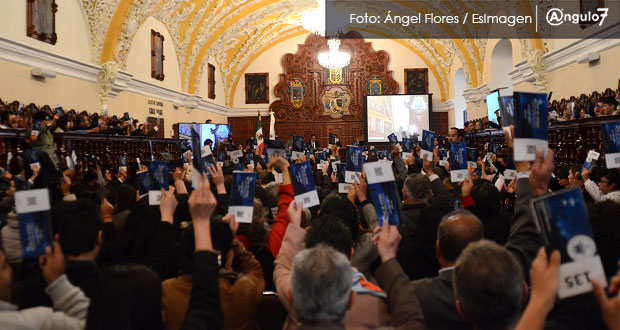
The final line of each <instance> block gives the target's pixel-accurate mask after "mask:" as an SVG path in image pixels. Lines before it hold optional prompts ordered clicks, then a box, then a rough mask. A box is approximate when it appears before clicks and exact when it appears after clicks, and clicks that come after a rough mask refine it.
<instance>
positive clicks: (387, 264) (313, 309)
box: [290, 222, 425, 329]
mask: <svg viewBox="0 0 620 330" xmlns="http://www.w3.org/2000/svg"><path fill="white" fill-rule="evenodd" d="M291 227H292V226H291ZM399 240H400V235H399V234H398V230H397V229H396V227H394V226H389V224H387V222H386V223H385V225H384V227H383V228H382V230H381V231H380V232H379V233H378V235H377V239H376V242H377V245H378V250H379V253H380V255H381V260H382V264H381V266H379V268H378V269H377V279H378V280H379V283H380V284H381V285H382V286H384V287H385V288H386V290H387V292H388V301H389V305H390V309H391V311H392V323H391V325H392V327H393V328H395V329H424V328H425V326H424V320H423V317H422V315H421V313H420V303H419V302H418V301H417V299H416V297H415V293H414V290H413V288H412V287H411V286H409V285H408V283H407V276H406V275H405V274H404V273H403V271H402V269H401V268H400V266H399V265H398V262H396V259H395V256H396V249H397V247H398V241H399ZM291 268H292V270H291V276H290V295H291V297H292V299H293V309H294V311H295V314H296V315H298V316H299V320H300V322H301V324H300V327H299V329H342V328H344V327H346V326H347V322H346V320H345V319H346V316H347V315H348V314H349V313H350V311H351V310H353V309H355V308H356V305H358V304H360V303H361V301H358V298H359V292H358V291H356V289H355V284H354V283H353V284H352V283H351V281H350V280H349V279H350V278H351V276H352V269H351V266H350V264H349V262H348V259H347V257H346V255H344V254H342V253H341V252H338V251H337V250H336V249H334V248H332V247H329V246H326V245H323V244H318V245H316V246H314V247H313V248H308V249H305V250H302V251H301V252H299V253H298V254H297V256H296V257H295V259H294V261H293V264H292V266H291Z"/></svg>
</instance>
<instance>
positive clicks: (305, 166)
mask: <svg viewBox="0 0 620 330" xmlns="http://www.w3.org/2000/svg"><path fill="white" fill-rule="evenodd" d="M289 173H290V175H291V183H292V185H293V193H295V202H296V203H299V202H302V203H303V207H304V208H310V207H312V206H315V205H319V204H320V201H319V194H318V193H317V191H316V186H315V185H314V173H313V172H312V165H311V164H310V162H309V161H305V162H301V163H299V164H293V165H291V167H290V168H289Z"/></svg>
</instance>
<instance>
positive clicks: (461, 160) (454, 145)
mask: <svg viewBox="0 0 620 330" xmlns="http://www.w3.org/2000/svg"><path fill="white" fill-rule="evenodd" d="M467 175H468V173H467V148H466V147H465V142H462V141H461V142H451V143H450V181H452V182H461V181H465V178H467Z"/></svg>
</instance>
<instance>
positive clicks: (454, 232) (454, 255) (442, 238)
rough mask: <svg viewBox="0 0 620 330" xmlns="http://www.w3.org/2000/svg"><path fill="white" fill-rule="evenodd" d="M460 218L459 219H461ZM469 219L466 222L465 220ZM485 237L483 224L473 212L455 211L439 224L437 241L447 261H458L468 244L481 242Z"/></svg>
mask: <svg viewBox="0 0 620 330" xmlns="http://www.w3.org/2000/svg"><path fill="white" fill-rule="evenodd" d="M459 216H460V218H457V217H459ZM465 217H467V218H469V219H468V220H469V221H467V220H465V221H457V220H464V219H463V218H465ZM483 237H484V226H483V225H482V222H481V221H480V220H479V219H478V218H477V217H476V216H475V215H473V214H472V213H471V212H469V211H466V210H459V211H454V212H451V213H448V214H446V215H445V216H444V217H443V218H442V219H441V222H440V223H439V229H438V230H437V241H439V250H440V251H441V255H442V256H443V257H444V259H446V260H447V261H452V262H454V261H456V259H458V258H459V256H460V255H461V252H463V250H464V249H465V247H466V246H467V244H469V243H471V242H474V241H479V240H481V239H482V238H483Z"/></svg>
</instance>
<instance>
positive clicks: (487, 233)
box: [461, 179, 513, 244]
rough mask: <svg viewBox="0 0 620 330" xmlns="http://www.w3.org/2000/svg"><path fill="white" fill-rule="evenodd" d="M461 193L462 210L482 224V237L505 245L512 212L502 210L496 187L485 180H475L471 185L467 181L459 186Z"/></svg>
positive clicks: (507, 209)
mask: <svg viewBox="0 0 620 330" xmlns="http://www.w3.org/2000/svg"><path fill="white" fill-rule="evenodd" d="M461 193H462V195H463V198H462V205H463V208H464V209H467V210H469V211H471V212H472V213H474V214H475V215H477V216H478V217H479V218H480V220H481V221H482V223H483V224H484V237H485V238H486V239H490V240H492V241H494V242H496V243H497V244H504V243H506V241H507V240H508V232H509V231H510V224H511V222H512V216H513V210H512V209H511V208H504V209H502V207H501V204H502V201H501V196H500V193H499V191H498V190H497V187H495V185H494V184H492V183H491V182H489V181H487V180H477V181H476V183H473V182H472V181H471V180H469V179H467V180H465V181H464V182H463V185H462V186H461Z"/></svg>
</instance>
